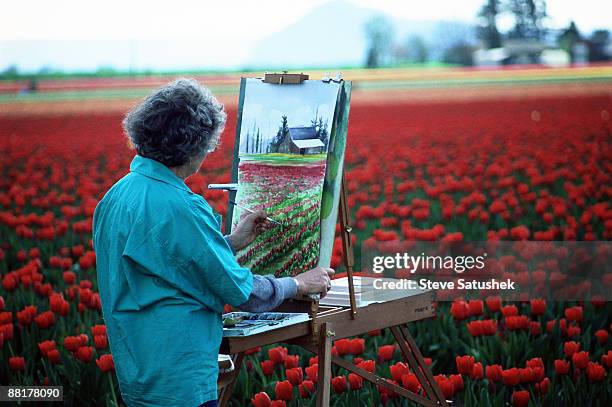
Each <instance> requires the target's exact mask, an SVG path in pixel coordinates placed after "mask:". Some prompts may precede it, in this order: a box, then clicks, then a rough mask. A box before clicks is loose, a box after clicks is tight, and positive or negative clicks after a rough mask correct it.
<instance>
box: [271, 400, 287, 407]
mask: <svg viewBox="0 0 612 407" xmlns="http://www.w3.org/2000/svg"><path fill="white" fill-rule="evenodd" d="M270 407H287V402H286V401H285V400H272V404H270Z"/></svg>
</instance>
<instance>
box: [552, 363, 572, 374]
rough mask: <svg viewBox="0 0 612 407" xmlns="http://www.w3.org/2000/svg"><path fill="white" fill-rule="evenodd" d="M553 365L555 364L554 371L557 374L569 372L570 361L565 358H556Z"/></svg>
mask: <svg viewBox="0 0 612 407" xmlns="http://www.w3.org/2000/svg"><path fill="white" fill-rule="evenodd" d="M554 365H555V372H556V373H557V374H558V375H565V374H567V373H568V372H569V369H570V363H569V362H567V361H565V360H561V359H557V360H555V363H554Z"/></svg>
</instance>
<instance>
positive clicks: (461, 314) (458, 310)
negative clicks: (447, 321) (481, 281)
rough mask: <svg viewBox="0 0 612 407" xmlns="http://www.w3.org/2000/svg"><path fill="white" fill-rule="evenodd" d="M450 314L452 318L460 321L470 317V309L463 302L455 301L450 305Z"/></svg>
mask: <svg viewBox="0 0 612 407" xmlns="http://www.w3.org/2000/svg"><path fill="white" fill-rule="evenodd" d="M450 312H451V315H452V316H453V318H455V319H456V320H457V321H462V320H464V319H466V318H467V317H469V316H470V307H469V305H468V304H467V302H465V301H462V300H455V301H453V303H452V305H451V309H450Z"/></svg>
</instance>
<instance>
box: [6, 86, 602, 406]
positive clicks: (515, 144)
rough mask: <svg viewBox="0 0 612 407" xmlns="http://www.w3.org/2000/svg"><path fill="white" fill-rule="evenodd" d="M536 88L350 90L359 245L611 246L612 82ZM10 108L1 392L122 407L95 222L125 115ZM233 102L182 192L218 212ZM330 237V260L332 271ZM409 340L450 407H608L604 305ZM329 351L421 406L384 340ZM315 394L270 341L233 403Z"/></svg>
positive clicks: (340, 396)
mask: <svg viewBox="0 0 612 407" xmlns="http://www.w3.org/2000/svg"><path fill="white" fill-rule="evenodd" d="M529 86H530V88H529V95H528V97H518V96H517V92H516V91H513V92H512V97H509V96H508V97H506V94H505V90H503V89H502V90H500V91H498V92H497V93H496V94H495V95H492V94H490V93H487V92H485V91H484V90H482V89H481V88H478V87H477V86H475V87H474V89H473V91H470V93H469V97H466V98H465V99H463V100H462V99H460V98H458V97H456V95H452V97H450V96H449V97H448V98H445V97H444V96H443V95H442V96H440V94H441V91H439V90H437V91H436V92H437V94H438V98H437V99H436V100H431V99H424V100H419V98H418V97H416V96H414V97H413V96H410V97H403V96H402V97H399V96H398V97H397V98H396V97H387V98H384V97H383V96H384V95H383V96H381V95H380V94H376V95H377V96H376V97H371V98H370V97H369V95H370V94H369V93H368V91H366V90H363V91H362V93H361V94H359V88H358V86H356V87H355V89H356V91H355V94H354V103H353V105H352V106H351V111H350V117H349V130H348V143H347V154H346V162H345V166H346V171H347V172H346V177H347V186H348V196H349V198H348V199H349V206H350V209H351V221H352V223H353V226H354V230H355V235H356V237H357V243H358V247H359V245H361V244H363V243H364V242H366V241H368V240H369V241H392V240H399V241H409V240H427V241H436V240H465V241H484V240H554V241H560V240H584V241H609V240H612V205H611V202H612V117H611V116H612V80H611V79H610V78H609V77H608V79H607V81H606V80H601V81H600V82H599V83H597V84H596V85H593V84H590V85H589V91H588V92H578V91H573V90H572V91H568V92H566V93H564V92H556V93H553V92H552V91H550V88H549V87H550V86H557V85H544V84H539V83H531V84H530V85H529ZM559 86H562V85H559ZM539 89H542V93H541V95H539V94H538V90H539ZM572 89H574V88H572ZM0 90H1V89H0ZM395 92H396V93H394V95H400V96H401V95H403V94H404V93H403V92H408V91H403V90H400V91H395ZM452 92H454V91H453V90H451V91H449V95H450V94H451V93H452ZM466 94H467V93H466ZM372 95H374V93H372ZM410 95H413V94H412V93H411V94H410ZM28 103H32V109H34V106H33V104H34V103H36V102H28ZM55 103H58V104H61V103H64V102H62V101H58V102H55ZM65 103H69V102H65ZM3 106H6V105H3V104H0V157H1V160H0V173H1V174H2V178H0V187H1V188H0V279H1V280H2V284H1V285H0V385H7V384H13V385H17V384H21V385H32V384H36V385H38V384H50V385H62V386H64V398H65V400H66V404H67V405H101V406H102V405H109V406H113V405H122V404H123V403H122V400H121V394H120V392H119V388H118V385H117V380H116V377H115V373H114V365H113V360H112V354H111V350H110V349H109V345H108V340H107V337H106V330H105V326H104V320H103V318H102V314H101V307H100V298H99V295H98V293H97V281H96V269H95V258H96V255H95V253H94V252H93V249H92V242H91V219H92V214H93V211H94V208H95V206H96V203H97V201H98V200H99V199H100V198H101V197H102V195H103V194H104V193H105V191H106V190H107V189H108V188H109V187H110V186H111V185H113V183H114V182H116V181H117V180H118V179H119V178H121V177H122V176H123V175H125V174H126V172H127V171H128V169H129V163H130V161H131V159H132V157H133V154H134V153H133V151H131V150H129V148H128V147H127V146H126V139H125V137H124V136H123V135H122V130H121V120H122V117H123V111H122V110H121V109H116V108H113V109H110V108H109V109H107V110H105V109H104V108H96V109H95V110H94V111H83V112H79V110H78V109H76V108H75V107H74V106H73V105H71V107H70V109H66V110H65V111H60V110H61V109H57V106H54V107H53V109H49V111H45V110H44V109H38V110H37V113H36V114H27V109H26V110H25V111H26V113H24V111H21V110H18V109H15V110H14V112H13V113H10V112H9V113H2V110H3ZM100 106H103V104H100ZM226 106H227V110H228V121H227V122H228V125H227V128H226V130H225V132H224V135H223V136H222V137H223V141H222V143H221V145H220V147H219V148H218V150H217V151H216V152H215V153H213V154H211V155H210V156H208V157H207V158H206V160H205V162H204V165H203V167H202V168H201V170H200V172H199V173H198V174H196V175H194V176H192V177H191V178H189V179H188V182H187V184H188V185H189V186H190V187H191V188H192V190H194V191H195V192H196V193H199V194H202V195H203V196H204V197H205V198H206V199H207V200H208V202H210V204H211V206H213V208H215V210H217V211H218V212H220V213H221V214H223V215H225V214H226V213H227V196H226V194H225V193H224V192H222V191H209V190H208V189H207V185H208V184H209V183H221V182H227V181H228V180H229V177H230V171H231V160H232V148H233V140H232V139H233V134H234V133H235V123H236V110H235V107H233V105H229V104H228V105H226ZM336 240H337V241H336V244H335V246H334V254H333V257H332V263H333V265H334V266H337V267H338V269H339V271H341V269H342V267H341V258H342V256H341V255H342V253H341V244H340V238H339V237H338V238H337V239H336ZM552 266H554V265H552ZM552 266H551V267H552ZM339 274H340V275H341V273H339ZM610 289H611V290H612V287H610ZM409 329H410V331H411V333H412V334H413V336H414V337H415V339H416V341H417V343H418V344H419V346H420V348H421V350H422V351H423V354H424V356H425V357H426V361H427V363H428V364H429V365H430V367H431V369H432V371H433V374H434V376H435V379H436V381H437V382H438V383H439V385H440V387H441V389H442V391H443V393H444V395H445V397H446V398H447V399H449V400H453V405H465V406H484V405H494V406H505V405H514V406H602V407H603V406H608V405H612V374H611V370H610V369H611V368H612V338H610V336H611V335H612V303H610V302H606V301H603V300H589V301H574V302H554V301H550V300H545V299H541V298H531V299H529V300H527V301H523V302H508V301H504V300H503V299H501V298H499V297H489V298H486V299H485V300H470V301H461V300H456V301H454V302H439V303H438V304H437V309H436V317H435V318H432V319H430V320H425V321H420V322H417V323H414V324H411V325H410V326H409ZM333 353H334V354H336V355H338V356H340V357H343V358H346V359H347V360H349V361H351V362H352V363H354V364H356V365H359V366H361V367H363V368H364V369H366V370H368V371H371V372H376V373H377V374H379V375H380V376H383V377H385V378H387V380H390V381H393V382H395V383H397V384H399V385H401V386H403V387H405V388H407V389H409V390H411V391H414V392H417V393H419V392H422V388H421V385H420V384H419V382H418V380H417V379H416V376H415V375H414V372H413V371H412V369H411V366H409V365H407V364H405V363H404V362H403V361H402V359H401V355H400V351H399V349H398V348H397V347H396V346H395V345H393V338H392V336H391V335H390V333H389V332H386V331H384V330H383V331H375V332H370V333H369V334H367V335H364V336H363V337H356V338H350V339H342V340H337V341H335V342H334V347H333ZM169 374H170V372H169ZM318 385H320V383H318V380H317V358H316V356H315V355H312V354H309V353H307V352H306V351H304V350H302V349H301V348H297V347H293V346H287V345H284V344H274V345H270V346H267V347H265V348H257V349H252V350H250V351H249V352H248V355H247V356H246V358H245V362H244V364H243V366H242V370H241V372H240V374H239V377H238V381H237V383H236V385H235V388H234V391H233V393H232V402H233V405H234V406H249V405H253V406H256V407H262V406H314V405H315V401H314V397H313V392H314V391H316V388H317V386H318ZM329 385H331V387H332V403H331V404H332V405H333V406H351V407H353V406H368V407H369V406H379V405H385V406H404V405H408V404H407V402H405V401H403V399H401V398H399V397H398V396H397V395H396V394H393V393H390V392H389V391H387V390H385V389H384V388H377V386H375V385H372V384H370V383H368V382H366V381H364V380H362V379H361V378H360V377H358V376H356V375H354V374H348V372H347V371H344V370H342V369H340V368H338V367H333V372H332V380H331V383H330V384H329Z"/></svg>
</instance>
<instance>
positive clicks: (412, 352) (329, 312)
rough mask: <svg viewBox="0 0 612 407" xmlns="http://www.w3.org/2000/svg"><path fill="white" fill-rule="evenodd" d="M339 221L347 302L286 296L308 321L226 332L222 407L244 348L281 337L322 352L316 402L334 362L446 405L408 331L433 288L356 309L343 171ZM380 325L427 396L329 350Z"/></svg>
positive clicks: (320, 404)
mask: <svg viewBox="0 0 612 407" xmlns="http://www.w3.org/2000/svg"><path fill="white" fill-rule="evenodd" d="M305 79H308V75H304V74H287V73H282V74H266V77H265V78H264V82H268V83H275V84H290V83H291V84H298V83H301V82H302V81H304V80H305ZM338 222H339V223H340V231H341V237H342V248H343V260H344V265H345V267H346V272H347V279H348V285H349V304H350V306H349V307H330V306H319V302H318V301H317V300H312V299H303V300H302V299H300V300H288V301H286V302H285V303H284V304H282V305H281V307H279V308H278V311H286V312H307V313H308V314H309V316H310V321H306V322H303V323H300V324H296V325H291V326H286V327H283V328H280V329H273V330H270V331H267V332H262V333H260V334H256V335H252V336H245V337H226V338H223V341H222V343H221V349H220V351H221V353H225V354H230V355H232V360H233V362H234V366H235V369H234V372H233V378H231V379H230V382H229V383H228V384H227V385H226V386H225V387H223V388H222V389H221V391H220V395H219V402H220V406H222V407H226V406H228V405H229V402H230V399H231V394H232V390H233V387H234V383H235V380H236V378H237V377H238V374H239V372H240V368H241V365H242V361H243V359H244V352H245V351H247V350H249V349H253V348H256V347H258V346H265V345H270V344H273V343H278V342H285V343H288V344H295V345H299V346H301V347H302V348H304V349H306V350H308V351H310V352H312V353H315V354H317V355H318V358H319V359H318V365H319V366H318V384H317V394H316V398H317V407H327V406H329V403H330V395H331V394H330V383H331V365H332V363H333V364H335V365H337V366H340V367H342V368H343V369H345V370H348V371H349V372H352V373H355V374H357V375H359V376H361V377H362V378H363V379H365V380H367V381H369V382H371V383H373V384H375V385H378V386H380V387H384V388H385V389H387V390H389V391H392V392H395V393H397V394H398V395H400V396H401V397H404V398H406V399H409V400H412V401H414V402H416V403H418V404H420V405H423V406H447V405H448V404H447V402H446V400H445V398H444V396H443V394H442V391H441V390H440V387H439V386H438V384H437V382H436V381H435V380H434V378H433V375H432V373H431V370H430V369H429V367H428V366H427V365H426V363H425V360H424V358H423V355H422V354H421V351H420V350H419V348H418V346H417V345H416V342H415V340H414V339H413V338H412V336H411V335H410V332H409V331H408V328H407V327H406V324H407V323H408V322H413V321H418V320H421V319H425V318H430V317H433V316H434V315H435V309H434V298H433V292H432V291H426V292H421V293H419V294H416V295H412V296H409V297H404V298H399V299H396V300H392V301H387V302H382V303H374V304H371V305H368V306H365V307H361V308H359V309H358V308H357V305H356V300H355V287H354V282H353V267H354V256H353V242H352V240H351V232H352V229H351V226H350V222H349V208H348V199H347V189H346V185H345V180H344V175H343V176H342V184H341V191H340V202H339V208H338ZM377 329H389V330H390V331H391V333H392V335H393V337H394V338H395V340H396V342H397V344H398V345H399V348H400V351H401V353H402V356H403V357H404V359H405V361H406V362H407V363H408V365H409V367H410V368H411V369H412V371H413V372H414V374H415V375H416V376H417V378H418V380H419V382H420V383H421V387H422V388H423V390H424V393H423V395H421V394H416V393H413V392H410V391H408V390H406V389H404V388H403V387H400V386H398V385H395V384H393V383H390V382H388V381H387V380H386V379H385V378H382V377H380V376H377V375H375V374H373V373H370V372H368V371H366V370H364V369H361V368H359V367H357V366H355V365H353V364H352V363H350V362H349V361H347V360H345V359H342V358H340V357H338V356H333V355H332V354H331V349H332V342H333V340H338V339H343V338H347V337H351V336H357V335H362V334H366V333H368V332H371V331H374V330H377Z"/></svg>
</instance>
